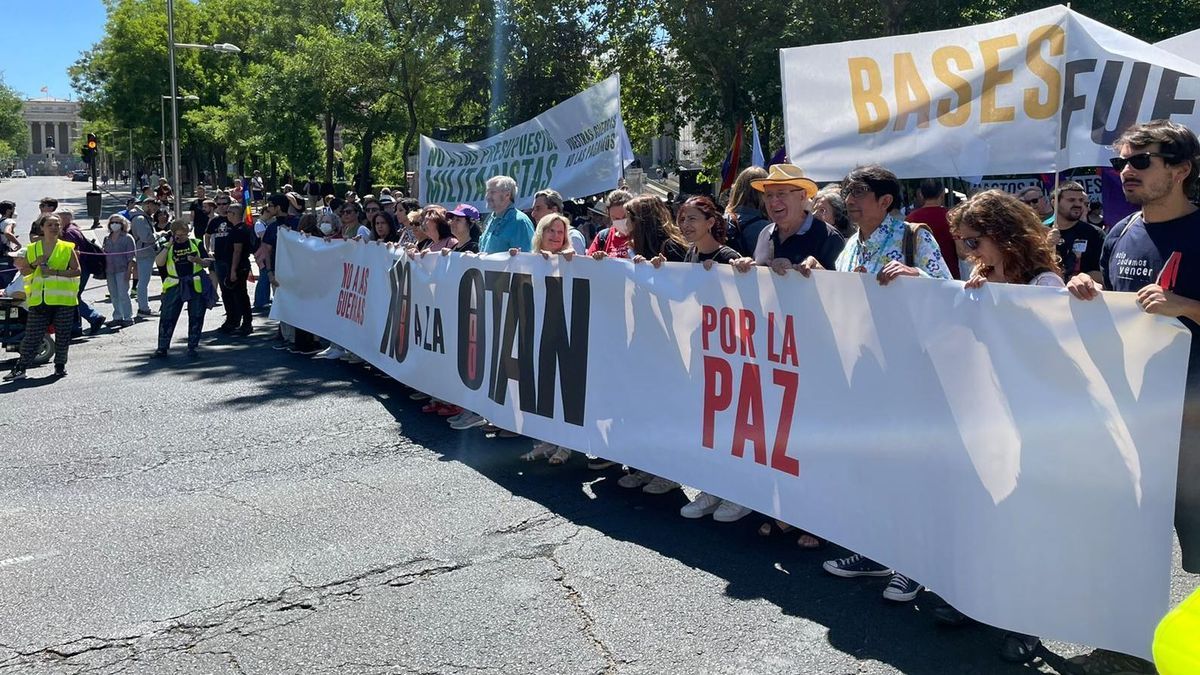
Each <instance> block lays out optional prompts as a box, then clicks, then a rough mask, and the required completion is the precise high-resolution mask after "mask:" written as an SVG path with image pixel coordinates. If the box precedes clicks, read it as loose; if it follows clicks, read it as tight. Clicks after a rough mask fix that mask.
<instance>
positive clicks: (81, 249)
mask: <svg viewBox="0 0 1200 675" xmlns="http://www.w3.org/2000/svg"><path fill="white" fill-rule="evenodd" d="M82 242H83V243H81V244H78V245H76V247H75V253H76V254H78V255H79V267H80V269H83V270H86V271H87V273H88V275H89V276H91V277H92V278H93V279H104V278H105V277H106V275H107V273H108V266H107V265H106V264H105V262H104V257H105V256H104V249H102V248H100V247H99V246H97V245H96V243H95V242H93V241H92V240H91V239H88V238H87V237H84V238H83V239H82Z"/></svg>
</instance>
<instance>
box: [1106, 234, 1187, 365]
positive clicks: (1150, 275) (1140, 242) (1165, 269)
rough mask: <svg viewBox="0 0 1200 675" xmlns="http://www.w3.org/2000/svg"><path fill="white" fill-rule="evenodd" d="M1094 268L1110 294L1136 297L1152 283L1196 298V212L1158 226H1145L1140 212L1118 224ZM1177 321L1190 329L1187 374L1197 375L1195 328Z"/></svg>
mask: <svg viewBox="0 0 1200 675" xmlns="http://www.w3.org/2000/svg"><path fill="white" fill-rule="evenodd" d="M1100 269H1101V272H1102V273H1103V275H1104V288H1105V289H1107V290H1110V291H1122V292H1127V293H1136V292H1137V291H1139V290H1141V289H1142V288H1143V287H1144V286H1148V285H1150V284H1153V283H1157V284H1159V285H1160V286H1162V287H1163V289H1165V290H1168V291H1172V292H1174V293H1175V294H1177V295H1182V296H1183V297H1185V298H1191V299H1192V300H1200V211H1193V212H1192V213H1190V214H1188V215H1186V216H1183V217H1182V218H1176V219H1175V220H1169V221H1167V222H1164V223H1147V222H1146V221H1145V219H1144V218H1142V214H1141V212H1140V211H1139V212H1138V213H1135V214H1133V215H1131V216H1129V217H1128V218H1126V219H1125V220H1122V221H1121V222H1119V223H1117V224H1116V225H1114V226H1113V228H1112V229H1111V230H1109V232H1108V236H1107V237H1106V238H1105V240H1104V249H1103V251H1102V253H1101V254H1100ZM1180 321H1182V322H1183V325H1185V326H1187V327H1188V329H1189V330H1191V331H1192V354H1191V365H1190V367H1189V368H1188V371H1189V375H1191V376H1193V377H1196V376H1200V335H1197V329H1200V326H1197V325H1196V323H1195V322H1194V321H1192V320H1191V319H1186V318H1180ZM1189 379H1191V378H1189Z"/></svg>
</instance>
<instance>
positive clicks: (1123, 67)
mask: <svg viewBox="0 0 1200 675" xmlns="http://www.w3.org/2000/svg"><path fill="white" fill-rule="evenodd" d="M1067 52H1069V53H1067ZM779 61H780V69H781V76H782V80H783V105H784V123H785V127H786V130H787V149H788V156H789V157H791V158H792V161H793V162H795V163H796V164H798V165H800V166H802V167H804V170H805V172H806V173H807V174H808V175H810V176H812V177H813V178H814V179H816V180H838V179H839V178H841V177H842V176H844V175H845V174H846V172H847V171H849V170H850V169H852V168H854V167H855V166H857V165H860V164H865V163H868V162H878V163H880V164H883V165H884V166H886V167H888V168H890V169H891V170H892V171H894V172H896V174H897V175H899V176H900V177H901V178H918V177H924V176H986V175H1001V174H1014V173H1038V172H1044V171H1045V172H1049V171H1051V170H1052V169H1053V168H1054V167H1057V168H1058V169H1059V170H1064V169H1068V168H1073V167H1084V166H1107V165H1108V160H1109V158H1110V157H1112V156H1113V153H1112V151H1111V149H1110V146H1111V145H1112V143H1113V141H1114V140H1116V138H1117V137H1118V136H1119V135H1120V134H1121V132H1122V131H1124V130H1125V129H1126V128H1127V127H1129V126H1130V125H1131V124H1133V123H1135V122H1145V121H1148V120H1151V119H1158V118H1170V119H1172V120H1174V121H1176V122H1179V123H1181V124H1184V125H1186V126H1189V127H1191V128H1192V129H1200V110H1197V106H1196V101H1197V99H1198V98H1200V80H1198V79H1197V77H1200V65H1198V64H1196V63H1194V62H1192V61H1189V60H1187V59H1184V58H1181V57H1180V56H1178V55H1176V54H1172V53H1170V52H1168V51H1165V50H1163V49H1159V48H1158V47H1155V46H1153V45H1150V44H1147V43H1145V42H1142V41H1141V40H1138V39H1136V38H1134V37H1131V36H1129V35H1126V34H1124V33H1122V32H1120V31H1119V30H1116V29H1114V28H1110V27H1108V26H1105V25H1104V24H1102V23H1099V22H1097V21H1094V20H1092V19H1089V18H1087V17H1086V16H1083V15H1082V14H1079V13H1077V12H1072V11H1070V10H1068V9H1067V8H1066V7H1063V6H1061V5H1060V6H1055V7H1048V8H1046V9H1041V10H1038V11H1035V12H1029V13H1028V14H1022V15H1020V16H1016V17H1013V18H1011V19H1005V20H1003V21H996V22H993V23H987V24H981V25H978V26H967V27H964V28H958V29H954V30H943V31H935V32H929V33H920V34H916V35H900V36H890V37H885V38H876V39H871V40H857V41H853V42H842V43H837V44H825V45H814V46H809V47H795V48H791V49H783V50H781V51H780V55H779ZM1060 121H1061V131H1062V133H1061V134H1060ZM1056 149H1058V153H1057V154H1056Z"/></svg>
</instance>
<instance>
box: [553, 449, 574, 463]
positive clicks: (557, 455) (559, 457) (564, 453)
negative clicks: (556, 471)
mask: <svg viewBox="0 0 1200 675" xmlns="http://www.w3.org/2000/svg"><path fill="white" fill-rule="evenodd" d="M568 459H571V451H570V450H568V449H566V448H564V447H562V446H559V448H558V450H555V451H554V454H553V455H550V463H551V464H553V465H554V466H560V465H562V464H566V463H567V460H568Z"/></svg>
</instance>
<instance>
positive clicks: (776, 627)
mask: <svg viewBox="0 0 1200 675" xmlns="http://www.w3.org/2000/svg"><path fill="white" fill-rule="evenodd" d="M85 189H86V186H84V185H83V184H81V183H75V184H71V183H69V182H66V181H65V180H58V179H29V180H28V182H22V181H14V182H4V183H0V199H11V198H13V197H14V196H16V197H17V199H16V201H17V203H18V213H19V214H20V219H19V220H20V222H21V223H22V224H23V225H24V224H27V221H28V220H31V219H32V215H34V214H36V208H33V206H34V204H35V203H36V200H37V198H39V197H41V196H42V195H43V194H57V195H59V196H61V197H64V198H66V200H67V203H72V202H71V200H74V199H75V197H76V196H78V197H79V201H78V204H79V208H80V210H82V203H83V202H82V193H83V191H84V190H85ZM106 215H107V211H106ZM104 295H105V294H104V289H103V286H102V285H101V284H100V283H93V284H92V288H90V289H89V290H88V297H89V298H91V299H95V300H96V301H97V302H98V303H99V305H98V306H99V307H100V308H101V311H103V312H105V313H108V305H106V304H105V302H104ZM155 306H156V307H157V303H155ZM222 313H223V310H222V309H221V308H217V309H216V310H215V311H213V312H210V313H209V315H208V319H207V324H206V325H207V328H208V330H210V331H211V330H212V329H214V328H216V326H217V325H218V324H219V322H220V320H221V317H222ZM256 321H258V327H257V329H256V331H255V333H254V335H252V336H251V337H249V338H242V339H238V338H219V337H216V335H215V334H212V335H210V336H209V337H206V338H205V340H204V341H203V347H202V350H201V355H200V357H199V358H198V359H195V360H189V359H187V358H185V357H183V356H182V355H179V356H172V357H171V358H170V359H168V360H165V361H150V360H149V359H148V358H147V357H148V355H149V353H150V352H151V351H152V350H153V348H154V341H155V334H156V330H157V320H156V319H154V320H150V321H144V322H139V323H138V324H136V325H135V326H133V327H131V328H128V329H124V330H121V331H119V332H106V333H103V334H101V335H99V336H96V337H91V338H85V339H82V340H77V341H76V342H75V344H74V346H73V347H72V350H71V359H70V363H69V372H70V375H69V376H68V377H67V378H65V379H63V380H59V381H55V380H52V379H50V378H48V375H49V368H48V367H43V368H38V369H34V370H31V371H30V375H31V377H30V379H29V380H26V381H24V382H21V383H18V384H7V385H0V411H2V412H0V438H2V439H3V440H2V441H0V673H10V672H12V673H18V672H21V673H24V672H31V673H32V672H38V673H83V672H98V673H116V672H122V673H155V674H157V673H468V672H472V673H473V672H482V671H497V672H503V673H535V672H537V673H564V674H575V673H821V674H825V673H828V674H831V675H834V674H836V675H841V674H851V673H854V674H866V673H870V674H877V673H878V674H882V673H979V674H985V673H987V674H990V673H1016V672H1029V670H1030V669H1029V668H1027V667H1019V666H1010V665H1007V664H1004V663H1002V662H1000V661H999V660H998V659H997V658H996V656H995V650H996V648H997V647H998V645H999V642H1000V640H1001V635H1002V633H1001V632H1000V631H998V630H996V629H992V628H987V627H983V626H972V627H967V628H963V629H956V630H947V629H943V628H939V627H938V626H935V625H934V623H933V621H932V619H931V618H930V617H929V615H928V609H929V607H930V606H931V605H932V604H933V599H932V598H931V597H930V596H928V595H926V596H922V597H921V598H919V599H918V601H917V602H915V603H910V604H906V605H894V604H889V603H888V602H887V601H885V600H883V599H881V597H880V592H881V591H882V589H883V584H884V582H885V581H886V580H881V579H874V580H869V581H861V582H860V581H847V580H841V579H836V578H833V577H830V576H829V575H827V574H825V573H824V572H823V571H821V569H820V562H821V561H822V560H825V559H826V558H829V557H834V556H835V555H839V554H840V553H841V550H840V549H838V548H837V547H833V546H830V547H827V548H826V549H825V550H822V551H817V552H806V551H801V550H800V549H798V547H797V546H796V545H795V538H794V537H774V538H771V539H764V538H762V537H759V536H758V535H757V534H756V529H757V528H758V526H759V524H760V523H761V520H760V519H759V518H758V517H756V516H751V517H748V518H746V519H744V520H742V521H740V522H738V523H735V524H728V525H722V524H719V523H715V522H713V521H711V520H704V521H687V520H684V519H682V518H680V517H679V515H678V509H679V507H680V506H681V505H683V504H684V503H685V497H684V495H683V494H682V493H680V492H678V491H676V492H674V493H672V494H668V495H664V496H659V497H652V496H649V495H644V494H642V493H640V492H638V491H627V490H622V489H621V488H619V487H618V486H617V485H616V479H617V478H618V477H619V476H620V471H619V470H617V469H611V470H608V471H603V472H591V471H588V470H587V469H586V468H585V467H584V463H583V461H581V458H580V457H578V456H576V457H575V458H573V459H572V460H571V461H570V462H569V463H568V464H567V465H566V466H563V467H551V466H549V465H547V464H545V463H539V464H536V465H529V464H524V463H522V462H519V461H517V460H516V456H517V455H518V454H519V453H521V452H524V451H525V450H526V449H527V448H528V447H529V445H530V442H529V441H528V440H519V439H518V440H497V439H489V438H486V437H485V436H484V434H483V433H481V432H480V431H479V430H478V429H476V430H471V431H467V432H455V431H452V430H450V429H449V428H448V427H447V425H446V424H445V423H444V422H442V421H441V420H438V419H433V418H430V417H429V416H426V415H422V414H421V413H420V412H419V409H418V408H419V404H416V403H413V402H411V401H409V400H408V398H407V396H406V395H405V393H404V392H403V390H402V389H401V388H400V387H399V386H398V385H397V384H396V383H395V382H392V381H390V380H388V379H386V378H382V377H379V376H378V375H375V374H372V373H371V372H369V371H367V370H366V369H364V368H363V367H361V366H353V365H349V364H346V363H341V362H328V361H314V360H311V359H307V358H304V357H300V356H296V355H292V354H288V353H286V352H279V351H273V350H271V349H270V348H269V347H270V344H271V324H270V323H269V322H268V321H266V320H265V319H262V318H261V317H259V318H256ZM182 334H183V326H182V325H181V326H180V327H179V328H178V329H177V331H176V337H177V340H179V339H181V338H182ZM176 344H177V345H178V344H180V343H179V342H177V343H176ZM176 351H177V353H180V354H181V352H182V350H176ZM6 356H7V355H6ZM0 365H4V366H11V362H10V361H9V362H5V363H4V364H0ZM1029 555H1031V556H1036V555H1037V552H1036V551H1030V552H1029ZM1081 564H1102V563H1101V562H1092V561H1081ZM1196 581H1197V580H1196V578H1195V577H1191V576H1188V575H1185V574H1183V573H1182V572H1181V571H1179V569H1178V561H1177V562H1176V575H1175V578H1174V586H1173V589H1172V594H1173V596H1174V598H1175V600H1176V601H1178V600H1180V599H1182V598H1183V597H1184V596H1185V595H1186V594H1187V593H1188V592H1190V591H1191V589H1192V588H1194V587H1195V585H1196ZM979 583H988V580H987V579H980V580H979ZM1084 651H1086V648H1085V647H1083V646H1078V645H1066V644H1060V643H1051V644H1049V645H1048V650H1047V651H1046V652H1044V654H1043V657H1044V658H1043V659H1042V660H1039V661H1038V662H1037V663H1036V664H1035V665H1034V666H1033V668H1034V669H1037V670H1041V671H1044V672H1070V670H1069V669H1068V667H1067V666H1066V664H1065V662H1064V659H1065V658H1066V657H1070V656H1072V655H1075V654H1079V653H1081V652H1084Z"/></svg>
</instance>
